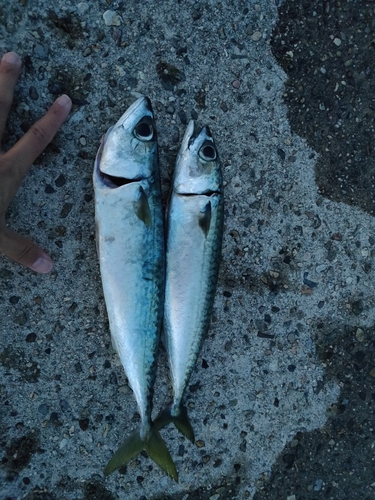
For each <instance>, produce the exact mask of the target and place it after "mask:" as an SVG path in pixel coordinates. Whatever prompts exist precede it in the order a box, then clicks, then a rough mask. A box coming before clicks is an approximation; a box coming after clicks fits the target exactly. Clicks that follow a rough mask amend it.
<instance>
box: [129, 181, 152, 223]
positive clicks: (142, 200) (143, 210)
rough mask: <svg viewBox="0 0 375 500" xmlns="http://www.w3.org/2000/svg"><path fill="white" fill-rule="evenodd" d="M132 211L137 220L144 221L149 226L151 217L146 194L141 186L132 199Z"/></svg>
mask: <svg viewBox="0 0 375 500" xmlns="http://www.w3.org/2000/svg"><path fill="white" fill-rule="evenodd" d="M133 206H134V212H135V215H136V216H137V217H138V219H139V220H141V221H142V222H144V223H145V224H146V226H147V227H150V226H151V222H152V217H151V210H150V205H149V204H148V199H147V195H146V193H145V191H144V189H143V187H142V186H139V192H138V197H137V199H136V200H135V201H133Z"/></svg>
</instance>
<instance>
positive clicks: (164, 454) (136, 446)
mask: <svg viewBox="0 0 375 500" xmlns="http://www.w3.org/2000/svg"><path fill="white" fill-rule="evenodd" d="M142 450H146V451H147V453H148V455H149V457H150V458H151V459H152V460H153V461H154V462H155V463H156V464H157V465H158V466H159V467H160V468H161V469H162V470H163V471H164V472H165V473H166V474H168V476H170V477H172V478H173V479H174V480H175V481H176V482H178V473H177V470H176V466H175V464H174V462H173V460H172V457H171V455H170V453H169V450H168V448H167V445H166V444H165V442H164V441H163V438H162V437H161V435H160V434H159V430H158V429H157V427H156V426H155V425H154V424H151V427H150V430H149V431H148V433H147V436H146V438H145V439H142V438H141V435H140V429H139V428H138V429H136V430H135V431H134V432H132V433H131V434H130V436H129V437H127V438H126V440H125V441H124V442H123V444H122V445H121V446H120V447H119V448H118V449H117V451H116V452H115V453H114V454H113V456H112V457H111V459H110V460H109V462H108V463H107V465H106V468H105V469H104V474H105V475H106V476H108V475H109V474H111V473H112V472H114V471H115V470H117V469H119V468H120V467H122V466H123V465H126V464H127V463H128V462H130V460H132V459H133V458H135V457H136V456H137V455H139V454H140V453H141V451H142Z"/></svg>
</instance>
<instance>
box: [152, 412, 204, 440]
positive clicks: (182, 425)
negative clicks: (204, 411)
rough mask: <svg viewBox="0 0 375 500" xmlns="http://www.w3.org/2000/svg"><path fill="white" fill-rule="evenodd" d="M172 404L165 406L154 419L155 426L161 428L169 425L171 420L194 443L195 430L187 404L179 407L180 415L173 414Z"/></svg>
mask: <svg viewBox="0 0 375 500" xmlns="http://www.w3.org/2000/svg"><path fill="white" fill-rule="evenodd" d="M171 409H172V407H171V406H168V407H167V408H164V410H163V411H161V412H160V413H159V415H158V416H157V417H156V419H155V420H154V425H155V427H156V428H157V429H158V430H160V429H162V428H163V427H165V426H167V425H168V424H169V423H170V422H173V423H174V425H175V426H176V427H177V429H178V430H179V431H180V432H181V433H182V434H183V435H184V436H186V437H187V438H188V439H189V441H191V442H192V443H194V442H195V436H194V430H193V427H192V426H191V422H190V420H189V416H188V412H187V408H186V406H183V405H181V406H180V407H179V412H178V415H172V413H171Z"/></svg>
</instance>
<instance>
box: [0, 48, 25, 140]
mask: <svg viewBox="0 0 375 500" xmlns="http://www.w3.org/2000/svg"><path fill="white" fill-rule="evenodd" d="M21 66H22V61H21V58H20V56H19V55H17V54H16V53H15V52H7V53H6V54H4V55H3V57H2V59H1V62H0V143H1V140H2V138H3V133H4V129H5V123H6V121H7V118H8V114H9V110H10V107H11V105H12V101H13V92H14V87H15V85H16V82H17V79H18V76H19V74H20V71H21Z"/></svg>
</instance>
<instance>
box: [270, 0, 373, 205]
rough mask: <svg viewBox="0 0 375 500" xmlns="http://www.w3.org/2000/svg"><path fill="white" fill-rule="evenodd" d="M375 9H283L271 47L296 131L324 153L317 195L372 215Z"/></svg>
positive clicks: (330, 5)
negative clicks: (284, 77)
mask: <svg viewBox="0 0 375 500" xmlns="http://www.w3.org/2000/svg"><path fill="white" fill-rule="evenodd" d="M374 26H375V16H374V5H373V2H369V1H364V2H361V3H360V4H359V3H358V2H355V1H351V0H350V1H349V0H346V1H341V2H328V1H323V2H321V1H319V0H313V1H311V2H295V1H293V0H287V1H285V2H284V3H283V4H282V6H281V7H280V10H279V22H278V24H277V26H276V27H275V29H274V32H273V37H272V41H271V46H272V51H273V54H274V56H275V57H276V59H277V61H278V63H279V64H280V65H281V66H282V68H283V69H284V71H285V72H286V73H287V75H288V80H287V82H286V84H285V93H284V100H285V103H286V104H287V106H288V118H289V121H290V124H291V128H292V130H293V131H294V132H295V133H296V134H298V135H300V136H301V137H304V138H305V139H306V140H307V142H308V143H309V145H310V146H311V147H312V148H313V149H314V150H315V151H317V152H318V153H319V159H318V162H317V165H316V179H317V183H318V186H319V190H320V192H321V193H322V194H323V195H324V196H326V197H328V198H330V199H332V200H335V201H343V202H345V203H348V204H349V205H355V206H358V207H360V208H362V209H363V210H366V211H367V212H368V213H370V214H375V199H374V196H373V192H374V184H375V161H374V150H373V137H374V120H375V99H374V92H373V88H374V83H375V71H374V64H375V43H374V37H373V33H374Z"/></svg>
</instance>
